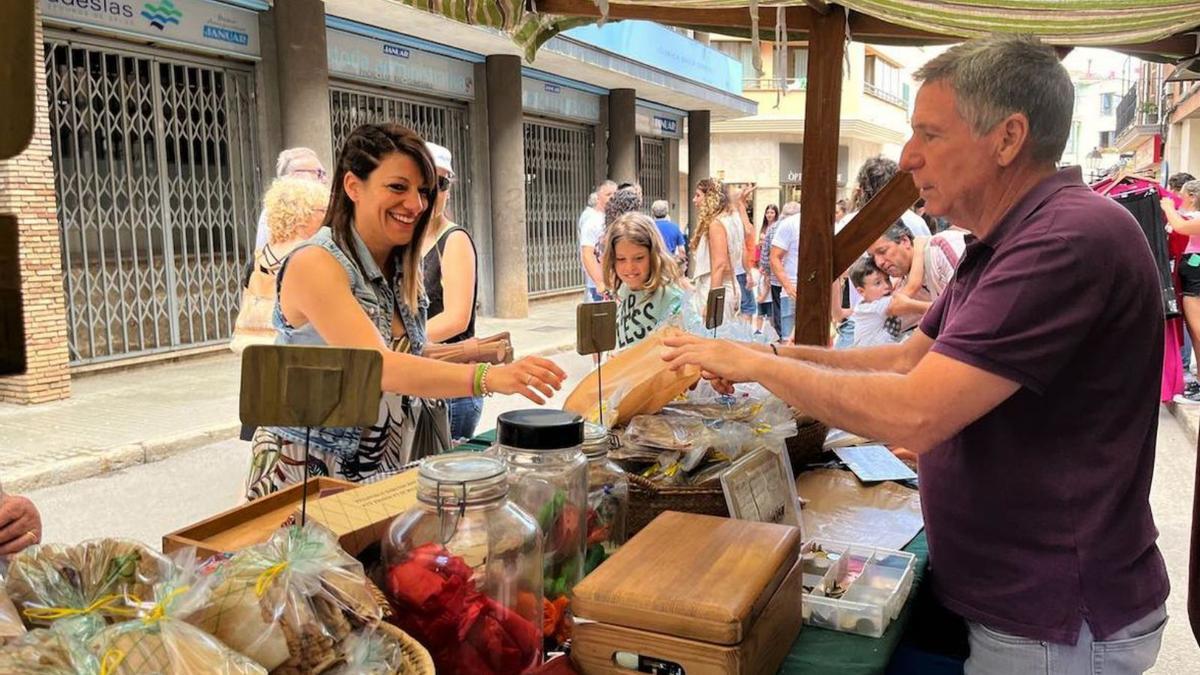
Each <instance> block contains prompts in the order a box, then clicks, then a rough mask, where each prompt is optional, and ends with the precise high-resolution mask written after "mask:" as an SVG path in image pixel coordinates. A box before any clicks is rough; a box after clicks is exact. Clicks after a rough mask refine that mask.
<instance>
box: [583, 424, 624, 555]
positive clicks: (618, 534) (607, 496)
mask: <svg viewBox="0 0 1200 675" xmlns="http://www.w3.org/2000/svg"><path fill="white" fill-rule="evenodd" d="M610 448H612V436H611V435H610V434H609V431H608V429H606V428H604V427H602V426H600V425H598V424H590V423H589V424H585V425H584V427H583V454H584V456H585V457H587V462H588V469H587V472H588V511H587V552H586V554H585V555H586V558H585V561H584V569H583V574H584V576H587V575H588V574H591V572H592V570H594V569H596V568H597V567H599V566H600V563H602V562H604V561H605V560H607V559H608V557H609V556H610V555H612V554H613V553H614V552H616V550H617V549H618V548H620V547H621V544H624V543H625V516H626V513H628V511H629V479H628V478H626V477H625V472H624V471H623V470H622V469H621V467H619V466H617V464H616V463H615V462H613V461H612V460H611V459H609V458H608V451H609V449H610Z"/></svg>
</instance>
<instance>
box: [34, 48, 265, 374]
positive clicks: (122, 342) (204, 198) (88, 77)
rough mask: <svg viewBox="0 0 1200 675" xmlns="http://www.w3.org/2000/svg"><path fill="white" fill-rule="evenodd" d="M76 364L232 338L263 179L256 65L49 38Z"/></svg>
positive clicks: (49, 81) (57, 184) (52, 125)
mask: <svg viewBox="0 0 1200 675" xmlns="http://www.w3.org/2000/svg"><path fill="white" fill-rule="evenodd" d="M45 66H46V86H47V90H48V91H49V99H50V129H51V146H52V154H53V158H54V166H55V192H56V196H57V199H58V221H59V227H60V233H61V237H62V250H63V271H64V275H63V284H64V292H65V294H66V300H67V302H66V305H67V313H68V317H67V318H68V341H69V343H70V359H71V362H72V363H74V364H82V363H90V362H96V361H104V360H110V359H119V358H126V357H131V356H135V355H141V354H146V353H153V352H160V351H169V350H172V349H178V348H181V347H185V346H189V347H190V346H199V345H205V344H212V343H219V342H222V341H225V340H228V339H229V337H230V335H231V334H232V329H233V323H234V320H235V319H236V317H237V312H238V307H239V304H240V302H241V278H242V276H243V273H244V270H245V269H246V267H247V265H248V264H249V261H250V260H251V259H252V258H253V255H254V253H253V246H254V227H255V217H256V215H257V211H258V201H259V181H258V171H257V167H256V165H255V158H256V157H257V147H256V146H257V141H256V133H255V127H254V120H255V111H254V99H253V92H254V76H253V73H252V72H251V71H250V70H249V69H246V68H239V67H237V66H233V65H229V64H220V65H217V64H211V65H210V64H208V63H205V62H201V61H192V60H190V59H188V60H185V59H175V58H171V57H169V56H167V55H162V56H159V55H158V54H156V53H146V52H141V51H129V52H125V51H123V50H121V49H120V48H117V47H109V46H105V45H99V44H90V43H88V42H76V41H74V40H68V39H56V38H51V39H48V40H47V42H46V43H45Z"/></svg>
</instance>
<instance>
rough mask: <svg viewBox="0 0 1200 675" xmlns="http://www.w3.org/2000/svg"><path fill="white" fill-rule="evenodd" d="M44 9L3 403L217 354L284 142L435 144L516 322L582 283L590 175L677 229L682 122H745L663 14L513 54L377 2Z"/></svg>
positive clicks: (493, 37)
mask: <svg viewBox="0 0 1200 675" xmlns="http://www.w3.org/2000/svg"><path fill="white" fill-rule="evenodd" d="M39 5H40V11H39V19H38V31H39V37H40V39H39V44H40V47H39V50H40V51H39V54H38V56H39V58H38V63H39V68H38V73H37V75H38V77H39V78H44V81H45V88H44V89H43V92H42V93H43V94H44V96H45V100H44V101H43V100H41V99H39V106H40V107H39V121H40V123H39V127H38V129H37V134H36V137H35V139H34V142H33V144H31V146H30V148H29V149H28V150H26V152H25V153H24V154H23V155H22V156H20V157H18V158H16V159H14V160H11V161H9V162H4V163H0V186H2V187H3V188H4V190H3V196H2V197H0V199H3V200H5V203H0V210H4V211H8V212H16V213H18V214H20V228H21V237H22V238H21V243H20V252H21V256H22V257H21V271H22V280H21V291H22V298H23V300H22V302H23V306H24V317H25V319H24V323H25V329H24V333H25V335H24V339H25V341H26V347H27V352H28V360H29V369H28V372H27V373H26V374H25V375H23V376H21V377H19V378H0V400H10V401H20V402H37V401H43V400H53V399H56V398H62V397H64V396H66V395H68V393H69V376H70V372H71V371H72V370H76V371H77V370H80V369H89V368H97V367H105V366H106V365H108V364H112V363H129V362H131V361H136V360H141V359H149V358H161V357H164V356H167V357H174V356H179V355H184V354H188V353H192V352H196V351H206V350H211V349H220V348H221V347H222V346H223V345H224V344H226V343H227V341H228V339H229V337H230V334H231V331H232V326H233V322H234V319H235V318H236V315H237V311H238V304H239V302H240V298H241V279H242V277H243V275H244V272H245V269H246V267H247V265H248V264H249V262H250V261H251V260H252V258H253V242H254V228H255V222H256V220H257V217H258V212H259V202H260V197H261V194H262V192H263V190H264V188H265V185H266V184H267V183H269V181H270V180H271V179H272V178H273V175H274V164H275V156H276V155H277V154H278V152H279V151H280V150H281V149H283V148H287V147H296V146H305V147H311V148H313V149H314V150H316V151H317V153H318V155H319V156H321V158H322V160H323V162H324V163H325V164H326V166H327V167H332V166H333V164H334V161H335V157H336V153H337V148H338V147H340V145H341V143H342V141H343V140H344V139H345V138H346V136H347V135H348V134H349V133H350V132H351V131H352V130H353V129H354V127H355V126H357V125H359V124H362V123H365V122H378V121H395V122H399V123H402V124H405V125H407V126H410V127H412V128H414V129H415V130H416V131H418V132H419V133H420V134H422V135H423V136H424V137H425V138H427V139H428V140H430V141H433V142H436V143H440V144H442V145H445V146H446V147H448V148H449V149H450V150H451V151H452V152H453V153H454V158H455V159H454V161H455V165H456V169H457V171H458V174H459V178H460V180H459V182H458V183H457V185H456V187H455V190H454V192H453V193H452V197H451V210H452V213H453V215H454V217H455V218H456V220H457V221H458V222H460V223H461V224H463V225H464V226H466V227H467V228H469V229H470V230H471V232H472V233H473V235H474V237H475V239H476V242H477V246H478V248H479V267H480V270H479V273H480V276H479V279H480V302H481V305H482V309H483V310H484V311H485V312H486V313H494V314H497V315H500V316H506V317H520V316H524V315H525V314H526V312H527V311H528V302H529V297H531V296H532V297H538V296H545V295H553V294H556V293H565V292H575V290H576V289H577V288H579V287H580V286H581V285H582V281H583V279H582V272H581V270H580V266H579V260H578V239H577V237H578V235H577V233H576V229H575V228H576V222H577V219H578V216H579V213H580V211H581V210H582V209H583V208H584V206H585V204H586V201H587V197H588V195H589V194H590V192H591V191H592V190H593V189H594V187H595V185H596V184H597V182H599V181H600V180H602V179H604V178H606V177H613V178H615V179H618V180H629V181H639V182H641V183H642V184H643V186H644V189H645V192H646V196H647V199H655V198H666V199H669V200H670V201H671V205H672V209H673V213H674V214H676V215H678V214H679V211H680V207H681V202H680V200H679V198H678V197H677V195H679V194H681V193H682V192H683V191H684V188H681V187H680V185H679V181H680V180H682V178H681V171H680V161H681V160H680V156H681V153H680V146H681V145H683V144H684V143H683V139H684V134H685V132H686V130H687V129H688V127H689V119H690V118H695V117H697V116H699V117H701V118H702V119H703V120H704V121H705V122H707V121H708V120H709V119H712V120H718V121H719V120H723V119H729V118H733V117H741V116H745V115H746V114H750V113H753V112H754V110H755V103H754V101H753V100H750V99H747V98H745V97H743V96H741V93H740V92H741V69H740V65H739V64H738V63H737V62H736V61H734V60H732V59H730V58H728V57H726V56H724V55H723V54H721V53H719V52H718V51H716V50H713V49H711V48H710V47H707V46H705V45H703V44H700V43H699V42H696V41H694V40H691V39H690V38H688V37H687V36H686V35H683V34H681V33H679V32H677V31H671V30H668V29H665V28H662V27H660V26H657V25H655V24H646V23H641V22H623V23H621V24H614V25H610V26H605V27H603V28H587V29H578V30H577V31H573V32H568V33H565V34H563V35H560V36H558V37H556V38H554V39H552V40H551V41H550V42H549V43H547V45H546V46H545V47H544V48H543V50H542V51H541V52H540V53H539V56H538V59H537V62H536V63H533V64H523V63H522V62H521V60H520V57H519V56H518V53H519V52H518V50H517V48H516V47H515V46H514V45H513V44H512V43H511V42H510V41H509V40H508V38H507V37H506V36H503V35H500V34H498V33H496V32H494V31H489V30H485V29H481V28H476V27H471V26H466V25H464V24H459V23H456V22H453V21H448V20H445V19H442V18H441V17H438V16H435V15H432V14H428V13H425V12H421V11H418V10H413V9H410V8H406V7H403V6H399V5H395V4H393V3H390V2H387V1H386V0H327V1H325V2H322V0H288V1H287V2H275V3H268V2H267V1H266V0H158V1H146V2H143V1H141V0H136V1H135V0H106V1H105V2H102V3H99V2H83V1H80V0H40V3H39ZM622 44H637V45H639V49H640V51H636V50H622V48H621V45H622ZM630 53H633V54H634V55H633V56H630ZM693 126H696V125H693ZM697 128H698V129H703V128H704V127H703V125H699V126H697ZM697 140H698V141H700V142H702V143H706V141H707V139H706V138H699V139H693V142H695V141H697ZM14 200H15V201H14ZM682 206H683V209H685V210H686V202H683V203H682ZM4 207H8V208H4Z"/></svg>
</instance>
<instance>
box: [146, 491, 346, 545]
mask: <svg viewBox="0 0 1200 675" xmlns="http://www.w3.org/2000/svg"><path fill="white" fill-rule="evenodd" d="M356 487H358V484H357V483H351V482H350V481H344V480H339V479H337V478H326V477H324V476H321V477H318V478H310V479H308V483H306V484H304V485H293V486H291V487H289V488H284V489H283V490H280V491H279V492H276V493H274V494H270V495H267V496H266V497H261V498H259V499H256V500H254V501H252V502H248V503H246V504H243V505H241V506H236V507H234V508H232V509H229V510H228V511H226V512H224V513H221V514H218V515H215V516H213V517H211V518H207V519H205V520H202V521H200V522H198V523H194V524H192V525H188V526H187V527H184V528H182V529H179V530H176V531H174V532H171V533H170V534H167V535H166V536H164V537H163V546H162V547H163V552H164V553H168V554H170V553H173V552H175V551H177V550H179V549H181V548H186V547H188V546H195V547H196V555H197V556H198V557H200V558H207V557H208V556H212V555H217V554H218V553H231V552H233V551H236V550H238V549H241V548H245V547H247V546H250V545H252V544H261V543H262V542H264V541H266V540H267V538H268V537H270V536H271V534H272V533H273V532H275V531H276V530H278V529H279V528H280V527H283V525H284V523H286V522H287V521H288V519H289V518H291V517H292V515H293V514H294V513H296V511H297V510H298V509H299V508H300V501H301V497H302V495H303V494H304V492H307V493H308V499H309V501H310V502H311V501H313V500H316V499H318V498H319V497H322V496H329V495H332V494H334V493H335V492H342V491H345V490H350V489H354V488H356Z"/></svg>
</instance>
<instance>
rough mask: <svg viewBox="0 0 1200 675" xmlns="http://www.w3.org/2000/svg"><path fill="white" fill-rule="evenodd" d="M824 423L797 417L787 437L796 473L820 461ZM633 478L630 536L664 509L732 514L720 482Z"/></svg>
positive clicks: (631, 486)
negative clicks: (678, 483) (674, 483)
mask: <svg viewBox="0 0 1200 675" xmlns="http://www.w3.org/2000/svg"><path fill="white" fill-rule="evenodd" d="M828 431H829V429H828V427H826V426H825V425H824V424H821V423H820V422H818V421H817V420H815V419H813V418H811V417H807V416H800V415H797V416H796V432H797V433H796V435H795V436H793V437H792V438H789V439H788V440H787V452H788V459H789V460H790V461H791V463H792V472H793V473H799V472H800V470H801V469H802V468H803V467H804V466H806V465H807V464H809V463H811V462H813V461H815V460H817V459H818V458H819V457H820V455H821V453H822V452H823V451H824V445H825V434H826V433H828ZM627 475H628V478H629V517H628V522H627V524H626V526H625V527H626V533H627V536H630V537H632V536H633V535H635V534H637V533H638V531H639V530H641V529H642V528H643V527H645V526H647V525H649V524H650V521H652V520H654V519H655V518H657V517H658V514H660V513H662V512H663V511H682V512H684V513H698V514H701V515H706V516H720V517H722V518H728V517H729V506H728V505H727V504H726V502H725V491H724V490H723V489H722V488H721V483H720V482H714V483H712V484H710V485H705V486H690V485H682V486H669V485H660V484H658V483H655V482H653V481H650V480H647V479H645V478H643V477H641V476H639V475H637V474H634V473H630V474H627Z"/></svg>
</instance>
